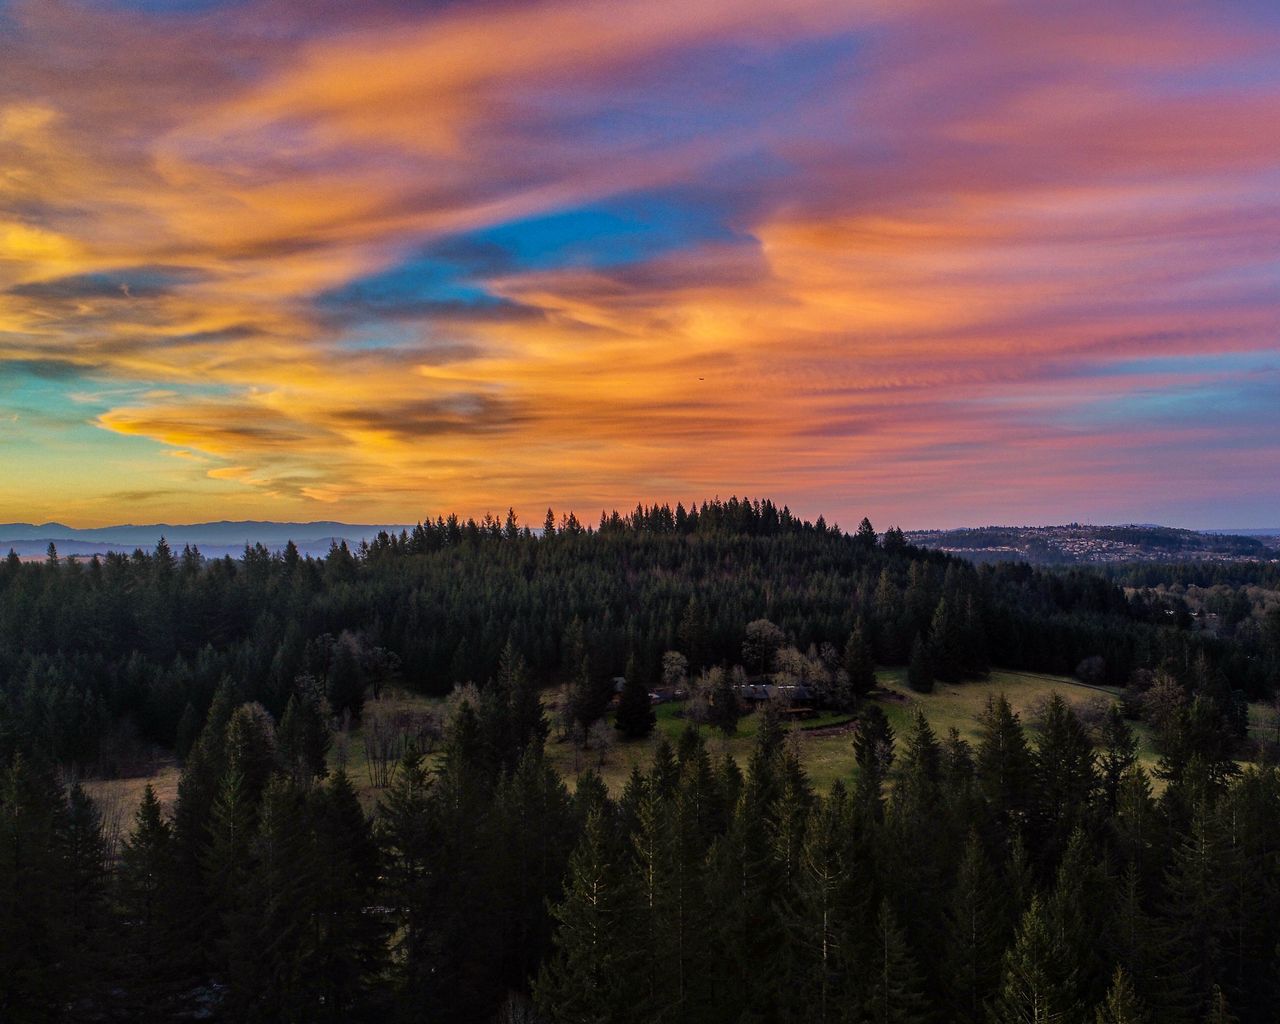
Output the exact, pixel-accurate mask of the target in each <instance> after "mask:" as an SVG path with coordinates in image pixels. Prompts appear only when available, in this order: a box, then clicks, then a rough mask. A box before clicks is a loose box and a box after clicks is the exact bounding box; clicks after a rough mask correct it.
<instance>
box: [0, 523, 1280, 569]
mask: <svg viewBox="0 0 1280 1024" xmlns="http://www.w3.org/2000/svg"><path fill="white" fill-rule="evenodd" d="M411 529H413V527H412V526H406V525H403V524H385V525H376V524H368V523H339V522H335V521H332V520H325V521H322V522H314V523H277V522H269V521H261V520H243V521H238V522H229V521H226V520H221V521H219V522H213V523H190V524H173V523H152V524H149V525H143V526H138V525H133V524H129V525H123V526H102V527H96V528H94V529H88V530H81V529H76V528H74V527H71V526H67V525H65V524H63V523H39V524H36V523H0V555H2V554H4V553H5V552H8V551H9V550H13V551H16V552H17V553H18V555H19V556H20V557H22V558H43V557H44V556H45V553H46V552H47V551H48V549H49V545H50V544H53V545H54V546H55V547H57V549H58V554H59V555H61V556H63V557H66V556H69V555H77V556H80V557H83V558H88V557H91V556H93V555H105V554H106V553H107V552H109V551H119V552H124V553H130V552H132V551H134V550H135V549H136V548H143V549H144V550H150V549H152V548H154V547H155V546H156V544H158V543H159V542H160V538H161V537H163V538H164V539H165V540H166V541H168V543H169V546H170V547H172V548H173V549H174V550H175V551H181V550H182V548H183V547H184V546H186V545H188V544H189V545H191V546H192V547H197V548H199V549H200V552H201V554H203V555H204V556H205V557H207V558H221V557H222V556H224V555H231V556H233V557H236V556H239V555H240V554H241V553H242V552H243V551H244V547H245V545H246V544H262V545H263V546H265V547H266V548H268V549H270V550H271V551H280V550H281V549H283V548H284V546H285V544H287V543H288V542H289V541H290V540H292V541H293V542H294V544H296V545H297V547H298V550H299V551H300V552H301V553H302V554H304V555H312V556H314V557H322V556H324V555H325V554H326V553H328V551H329V548H330V547H331V546H332V545H333V544H334V543H336V542H339V541H346V543H347V545H348V546H349V547H356V546H357V545H359V544H360V542H361V541H363V540H372V539H373V538H374V537H376V536H377V535H378V533H379V532H381V531H383V530H386V531H387V532H388V533H399V532H400V531H401V530H411ZM907 539H908V540H909V541H911V543H913V544H918V545H920V546H921V547H927V548H937V549H939V550H942V551H949V552H951V553H952V554H956V555H960V556H962V557H964V558H968V559H971V560H973V561H977V562H997V561H1027V562H1033V563H1035V564H1038V565H1071V564H1081V563H1090V562H1095V563H1096V562H1152V561H1154V562H1176V561H1203V560H1219V561H1221V560H1228V561H1230V560H1237V559H1250V558H1261V559H1268V560H1269V559H1276V558H1280V528H1277V529H1250V530H1235V531H1231V532H1229V533H1228V532H1221V533H1219V532H1210V531H1203V532H1201V531H1196V530H1178V529H1173V528H1172V527H1168V526H1155V525H1151V524H1147V523H1142V524H1131V525H1127V526H1088V525H1082V524H1080V523H1070V524H1067V525H1065V526H981V527H975V528H971V529H959V530H913V531H911V532H910V533H908V534H907Z"/></svg>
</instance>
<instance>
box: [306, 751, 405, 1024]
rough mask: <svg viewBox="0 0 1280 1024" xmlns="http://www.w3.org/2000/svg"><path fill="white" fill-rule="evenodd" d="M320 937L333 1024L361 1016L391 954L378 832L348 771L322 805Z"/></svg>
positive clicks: (321, 979) (322, 795) (318, 824)
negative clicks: (380, 906) (378, 911)
mask: <svg viewBox="0 0 1280 1024" xmlns="http://www.w3.org/2000/svg"><path fill="white" fill-rule="evenodd" d="M314 804H315V806H314V811H313V821H314V828H315V846H314V854H313V856H314V863H315V867H314V869H313V870H314V884H313V886H312V892H311V893H310V895H309V900H311V901H313V902H314V906H315V914H316V922H315V929H314V936H313V939H312V941H313V943H314V947H315V949H314V954H313V955H314V962H315V976H316V981H317V986H316V987H317V989H318V990H319V991H320V992H322V993H323V995H324V1000H323V1006H324V1015H325V1016H327V1017H328V1018H329V1019H330V1020H332V1021H335V1022H336V1021H345V1020H348V1019H350V1018H351V1017H352V1016H355V1015H356V1013H355V1011H356V1010H357V1009H358V1007H360V1005H361V1003H362V1000H363V997H364V993H365V989H366V987H367V986H368V985H369V983H370V982H371V981H372V980H374V979H375V978H377V977H378V975H379V974H380V971H381V968H382V966H383V959H384V956H385V951H386V934H385V930H384V928H383V925H382V921H381V920H380V919H379V918H378V917H377V916H376V915H374V914H373V913H371V912H370V908H371V907H373V906H376V905H377V902H378V896H379V892H378V880H379V875H380V870H381V859H380V856H379V850H378V846H377V843H376V842H375V840H374V836H373V830H372V828H371V826H370V823H369V820H368V818H367V817H366V816H365V813H364V811H363V809H362V808H361V807H360V801H359V798H358V797H357V796H356V792H355V789H353V788H352V785H351V781H350V780H349V779H348V778H347V775H346V772H344V771H342V770H341V769H340V770H339V771H338V772H337V774H335V775H334V776H333V778H332V779H331V780H330V781H329V783H328V784H327V785H326V786H325V787H324V789H323V790H321V791H320V792H319V793H318V794H317V795H316V797H315V799H314Z"/></svg>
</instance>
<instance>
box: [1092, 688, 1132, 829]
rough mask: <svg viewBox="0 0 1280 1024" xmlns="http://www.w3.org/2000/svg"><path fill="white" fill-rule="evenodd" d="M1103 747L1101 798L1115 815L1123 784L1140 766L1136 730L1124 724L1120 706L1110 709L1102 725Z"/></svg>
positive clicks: (1113, 706)
mask: <svg viewBox="0 0 1280 1024" xmlns="http://www.w3.org/2000/svg"><path fill="white" fill-rule="evenodd" d="M1100 746H1101V748H1102V753H1101V756H1100V757H1099V758H1098V768H1099V771H1100V772H1101V775H1102V794H1103V797H1104V799H1105V800H1106V805H1107V809H1108V810H1109V811H1111V812H1112V813H1115V809H1116V801H1117V799H1118V797H1119V794H1120V782H1121V780H1122V779H1123V778H1124V776H1125V773H1127V772H1128V771H1129V770H1130V769H1131V768H1133V767H1134V766H1135V765H1136V764H1137V763H1138V739H1137V737H1136V736H1134V734H1133V729H1132V727H1131V726H1130V725H1129V723H1128V722H1126V721H1125V718H1124V712H1123V710H1122V709H1121V707H1120V704H1119V703H1118V702H1117V703H1113V704H1112V705H1111V706H1110V707H1109V708H1108V709H1107V717H1106V719H1105V720H1104V721H1103V724H1102V737H1101V743H1100Z"/></svg>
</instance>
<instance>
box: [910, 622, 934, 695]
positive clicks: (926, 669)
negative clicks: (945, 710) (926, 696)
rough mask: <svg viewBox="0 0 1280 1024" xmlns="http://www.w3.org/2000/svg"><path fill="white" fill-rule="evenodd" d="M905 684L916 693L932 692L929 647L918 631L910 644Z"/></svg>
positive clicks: (931, 667)
mask: <svg viewBox="0 0 1280 1024" xmlns="http://www.w3.org/2000/svg"><path fill="white" fill-rule="evenodd" d="M907 685H908V686H909V687H911V689H913V690H915V692H916V693H932V692H933V666H932V665H931V664H930V661H929V648H928V645H927V644H926V643H925V641H924V637H923V636H921V635H920V634H919V633H917V634H916V638H915V640H914V641H913V642H912V644H911V661H910V663H909V664H908V665H907Z"/></svg>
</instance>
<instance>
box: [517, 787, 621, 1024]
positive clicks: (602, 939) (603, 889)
mask: <svg viewBox="0 0 1280 1024" xmlns="http://www.w3.org/2000/svg"><path fill="white" fill-rule="evenodd" d="M632 910H633V902H632V899H631V897H630V895H629V894H628V892H627V886H626V883H625V881H624V878H623V873H622V871H621V869H620V866H619V863H618V853H617V850H616V848H615V846H614V842H613V839H612V837H611V835H610V828H609V825H608V823H607V822H606V821H605V819H604V817H603V815H602V814H601V813H600V812H599V811H594V812H592V814H591V816H590V817H589V818H588V819H587V824H586V831H585V832H584V834H583V837H582V841H581V842H580V843H579V845H578V848H577V849H576V850H575V851H574V853H573V856H572V857H571V858H570V860H569V879H568V882H567V884H566V887H565V894H564V899H563V900H562V901H561V902H560V903H558V904H556V905H555V906H554V907H553V908H552V911H551V914H552V917H554V918H555V920H556V921H557V922H558V924H559V927H558V928H557V930H556V937H555V950H554V952H553V953H552V955H551V957H550V958H549V959H548V960H547V961H546V962H545V963H544V964H543V965H542V969H541V970H540V971H539V973H538V978H537V981H536V982H535V984H534V989H533V994H534V1001H535V1003H536V1004H537V1007H538V1011H539V1013H541V1014H542V1016H543V1017H544V1018H545V1019H546V1020H548V1021H550V1022H552V1024H560V1022H565V1024H568V1022H574V1024H577V1022H579V1021H589V1022H601V1024H603V1022H605V1021H610V1020H616V1019H619V1017H621V1016H623V1015H624V1014H626V1013H627V1012H628V1011H629V1009H630V1008H631V1006H632V1005H633V1003H632V1001H631V993H629V992H628V989H627V983H628V978H629V972H630V970H631V969H632V967H633V966H634V965H633V964H632V963H631V959H630V956H629V955H628V941H627V930H628V928H629V927H630V926H631V923H632V921H633V917H632Z"/></svg>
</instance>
